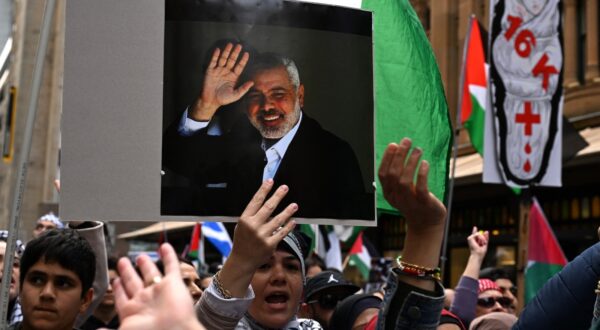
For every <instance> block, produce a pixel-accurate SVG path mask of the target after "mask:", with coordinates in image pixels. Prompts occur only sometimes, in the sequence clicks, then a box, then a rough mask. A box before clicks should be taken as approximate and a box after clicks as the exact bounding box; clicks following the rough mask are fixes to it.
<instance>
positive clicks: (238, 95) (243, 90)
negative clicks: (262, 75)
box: [233, 81, 254, 100]
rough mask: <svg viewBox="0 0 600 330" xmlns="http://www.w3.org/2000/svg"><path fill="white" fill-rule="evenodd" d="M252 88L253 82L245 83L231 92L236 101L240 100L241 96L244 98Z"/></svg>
mask: <svg viewBox="0 0 600 330" xmlns="http://www.w3.org/2000/svg"><path fill="white" fill-rule="evenodd" d="M252 86H254V81H246V82H245V83H243V84H242V85H241V86H240V87H238V88H237V89H235V90H234V91H233V94H234V97H235V98H236V99H238V100H239V99H241V98H242V96H244V95H245V94H246V93H248V91H249V90H250V88H252Z"/></svg>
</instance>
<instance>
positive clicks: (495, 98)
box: [483, 0, 563, 187]
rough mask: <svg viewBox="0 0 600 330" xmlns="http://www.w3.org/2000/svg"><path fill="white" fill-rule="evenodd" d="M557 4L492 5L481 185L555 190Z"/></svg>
mask: <svg viewBox="0 0 600 330" xmlns="http://www.w3.org/2000/svg"><path fill="white" fill-rule="evenodd" d="M560 8H561V1H560V0H545V1H517V0H495V1H494V5H493V7H492V15H491V18H492V19H491V26H490V36H491V49H490V50H491V60H490V87H491V88H490V94H491V103H492V104H491V107H492V110H493V111H489V112H488V115H487V117H488V118H486V129H485V132H486V134H485V147H484V150H485V154H484V177H483V181H484V182H491V183H498V182H500V183H506V184H507V185H509V186H512V187H527V186H531V185H540V186H560V185H561V152H562V104H563V92H562V80H563V75H562V66H563V52H562V24H561V10H560Z"/></svg>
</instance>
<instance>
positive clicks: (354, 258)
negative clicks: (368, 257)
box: [350, 254, 370, 279]
mask: <svg viewBox="0 0 600 330" xmlns="http://www.w3.org/2000/svg"><path fill="white" fill-rule="evenodd" d="M350 262H351V264H352V265H353V266H355V267H356V268H358V270H359V271H360V274H361V275H362V276H363V278H365V279H368V278H369V271H370V268H369V267H368V266H367V265H365V263H364V262H363V261H362V259H360V257H359V256H358V255H357V254H353V255H351V256H350Z"/></svg>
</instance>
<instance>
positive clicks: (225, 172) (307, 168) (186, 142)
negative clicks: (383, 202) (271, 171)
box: [162, 114, 374, 219]
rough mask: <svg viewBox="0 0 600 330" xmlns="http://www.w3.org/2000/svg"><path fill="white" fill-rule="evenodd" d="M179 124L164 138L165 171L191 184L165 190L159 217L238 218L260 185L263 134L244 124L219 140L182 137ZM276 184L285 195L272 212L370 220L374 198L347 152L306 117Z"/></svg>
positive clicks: (347, 148)
mask: <svg viewBox="0 0 600 330" xmlns="http://www.w3.org/2000/svg"><path fill="white" fill-rule="evenodd" d="M176 125H177V123H175V125H172V126H171V127H170V128H169V129H168V131H167V132H166V134H165V139H164V142H163V165H165V166H164V167H166V168H167V169H168V170H172V171H173V172H175V173H178V174H179V175H181V176H183V177H185V178H187V179H188V180H189V181H188V182H187V183H186V188H185V189H184V190H182V191H177V190H178V189H177V188H176V189H175V190H174V189H170V191H169V188H168V187H166V189H163V204H162V206H163V208H162V210H163V214H197V215H230V216H239V215H240V214H241V213H242V212H243V210H244V209H245V207H246V205H247V204H248V202H249V201H250V199H251V198H252V196H253V195H254V193H255V192H256V191H257V189H258V187H259V186H260V184H261V182H262V176H263V170H264V167H265V164H266V159H265V154H264V151H263V150H262V149H261V147H260V145H261V141H262V137H261V136H260V134H259V133H258V132H257V130H256V129H255V128H254V127H252V126H251V125H250V124H249V122H248V120H247V119H243V120H240V122H239V123H237V124H236V125H235V126H234V128H233V129H231V130H229V131H227V132H224V134H223V135H221V136H209V135H207V134H206V133H207V132H206V129H203V130H201V131H200V132H198V134H195V135H194V136H191V137H183V136H180V135H179V134H178V133H177V126H176ZM273 179H274V181H275V186H279V185H282V184H285V185H288V186H289V188H290V190H289V192H288V194H287V195H286V197H285V198H284V200H283V201H282V202H281V203H280V204H279V205H280V206H279V207H278V209H277V210H276V211H275V212H279V211H281V210H282V209H283V208H284V207H285V206H287V205H288V204H289V203H292V202H295V203H297V204H298V205H299V209H298V211H297V212H296V214H295V216H296V217H304V218H333V219H374V199H373V192H372V191H370V192H367V191H366V190H365V186H364V183H363V179H362V175H361V171H360V167H359V165H358V161H357V159H356V156H355V154H354V152H353V151H352V148H351V147H350V145H349V144H348V143H347V142H345V141H343V140H342V139H340V138H338V137H337V136H335V135H333V134H332V133H330V132H328V131H326V130H324V129H323V128H322V127H321V126H320V125H319V123H317V122H316V121H315V120H314V119H312V118H310V117H308V116H307V115H306V114H303V117H302V121H301V123H300V126H299V128H298V131H297V132H296V135H295V136H294V139H293V140H292V142H291V143H290V145H289V146H288V149H287V151H286V153H285V156H284V157H283V159H282V161H281V163H280V165H279V168H278V170H277V173H276V174H275V177H274V178H273ZM163 188H165V187H164V185H163ZM273 190H275V189H273ZM166 194H172V195H171V197H169V196H167V195H166ZM173 196H179V197H176V198H175V200H173ZM184 196H185V197H184ZM190 196H192V197H191V199H190Z"/></svg>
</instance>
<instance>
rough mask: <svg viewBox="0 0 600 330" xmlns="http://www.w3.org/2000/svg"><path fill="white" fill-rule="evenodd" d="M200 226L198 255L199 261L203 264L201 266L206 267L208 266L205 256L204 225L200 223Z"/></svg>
mask: <svg viewBox="0 0 600 330" xmlns="http://www.w3.org/2000/svg"><path fill="white" fill-rule="evenodd" d="M198 223H199V224H200V244H198V245H199V246H198V248H199V249H200V251H199V253H198V259H199V261H200V263H201V265H205V264H206V255H205V254H204V247H205V245H204V234H203V233H202V223H201V222H198Z"/></svg>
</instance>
